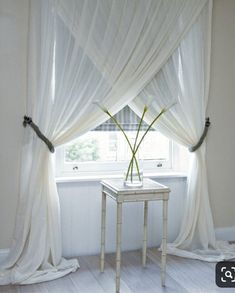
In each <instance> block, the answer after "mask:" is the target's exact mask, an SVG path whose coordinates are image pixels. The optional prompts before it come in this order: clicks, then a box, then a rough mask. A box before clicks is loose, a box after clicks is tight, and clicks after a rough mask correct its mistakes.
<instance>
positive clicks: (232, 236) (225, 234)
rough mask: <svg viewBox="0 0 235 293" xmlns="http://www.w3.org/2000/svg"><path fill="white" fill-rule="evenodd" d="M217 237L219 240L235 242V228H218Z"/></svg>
mask: <svg viewBox="0 0 235 293" xmlns="http://www.w3.org/2000/svg"><path fill="white" fill-rule="evenodd" d="M215 236H216V239H217V240H227V241H235V226H234V227H224V228H216V229H215Z"/></svg>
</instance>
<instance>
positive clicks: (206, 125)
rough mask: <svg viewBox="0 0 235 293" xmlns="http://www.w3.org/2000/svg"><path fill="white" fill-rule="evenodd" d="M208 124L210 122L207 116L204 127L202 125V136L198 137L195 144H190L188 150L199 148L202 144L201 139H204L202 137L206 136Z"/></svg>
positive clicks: (193, 150) (192, 150)
mask: <svg viewBox="0 0 235 293" xmlns="http://www.w3.org/2000/svg"><path fill="white" fill-rule="evenodd" d="M210 125H211V123H210V118H209V117H207V118H206V123H205V127H204V131H203V133H202V136H201V137H200V139H199V141H198V143H197V144H195V145H194V146H192V147H189V149H188V150H189V151H190V152H195V151H196V150H197V149H199V148H200V146H201V145H202V143H203V141H204V139H205V137H206V135H207V131H208V129H209V127H210Z"/></svg>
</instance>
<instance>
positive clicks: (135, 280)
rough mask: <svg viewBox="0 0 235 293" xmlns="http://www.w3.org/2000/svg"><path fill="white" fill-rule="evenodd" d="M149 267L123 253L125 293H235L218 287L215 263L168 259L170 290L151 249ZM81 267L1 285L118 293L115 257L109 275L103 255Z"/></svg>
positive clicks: (17, 289) (61, 292) (29, 290)
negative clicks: (55, 276)
mask: <svg viewBox="0 0 235 293" xmlns="http://www.w3.org/2000/svg"><path fill="white" fill-rule="evenodd" d="M147 257H148V258H147V266H146V268H142V266H141V253H140V251H131V252H123V253H122V269H121V292H122V293H153V292H154V293H161V292H164V293H175V292H179V293H211V292H213V293H214V292H224V293H231V292H234V293H235V288H233V289H232V288H224V289H222V288H218V287H217V286H216V284H215V264H214V263H213V264H212V263H207V262H202V261H196V260H190V259H186V258H179V257H176V256H171V255H169V256H167V277H166V287H165V288H162V287H161V282H160V253H159V252H158V251H157V249H149V250H148V254H147ZM79 262H80V266H81V268H80V269H79V270H78V271H76V272H75V273H72V274H70V275H68V276H66V277H63V278H61V279H58V280H55V281H51V282H45V283H41V284H35V285H25V286H0V292H5V293H104V292H106V293H115V254H107V255H106V263H105V272H104V273H103V274H102V273H100V271H99V256H97V255H93V256H83V257H79Z"/></svg>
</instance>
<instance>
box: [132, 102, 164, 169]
mask: <svg viewBox="0 0 235 293" xmlns="http://www.w3.org/2000/svg"><path fill="white" fill-rule="evenodd" d="M166 111H167V109H165V108H163V109H162V110H161V112H160V113H159V114H158V115H157V117H156V118H155V119H154V120H153V121H152V123H151V124H150V125H149V127H148V128H147V129H146V131H145V133H144V134H143V136H142V138H141V140H140V142H139V143H138V145H137V147H136V149H134V152H133V153H132V159H131V161H130V163H129V166H128V171H127V172H128V174H129V172H130V168H131V165H132V164H133V157H134V156H135V154H136V153H137V151H138V149H139V147H140V144H141V143H142V141H143V139H144V137H145V136H146V134H147V133H148V132H149V130H150V128H151V127H152V126H153V124H154V123H155V122H156V121H157V120H158V119H159V118H160V117H161V116H162V114H164V113H165V112H166Z"/></svg>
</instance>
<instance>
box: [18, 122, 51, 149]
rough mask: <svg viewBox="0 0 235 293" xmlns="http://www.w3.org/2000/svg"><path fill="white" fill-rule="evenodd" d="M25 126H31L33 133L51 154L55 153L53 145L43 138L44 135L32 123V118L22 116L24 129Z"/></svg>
mask: <svg viewBox="0 0 235 293" xmlns="http://www.w3.org/2000/svg"><path fill="white" fill-rule="evenodd" d="M27 125H29V126H31V128H32V129H33V130H34V131H35V133H36V134H37V136H38V137H39V138H40V139H41V140H42V141H44V143H45V144H46V145H47V147H48V149H49V150H50V152H51V153H54V152H55V148H54V146H53V144H52V143H51V142H50V140H49V139H48V138H46V137H45V135H44V134H43V133H42V132H41V130H40V129H39V127H38V126H37V125H36V124H35V123H34V122H33V120H32V118H31V117H29V116H24V121H23V126H24V127H26V126H27Z"/></svg>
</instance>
